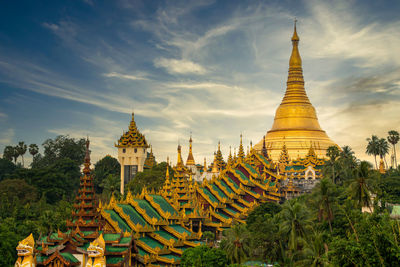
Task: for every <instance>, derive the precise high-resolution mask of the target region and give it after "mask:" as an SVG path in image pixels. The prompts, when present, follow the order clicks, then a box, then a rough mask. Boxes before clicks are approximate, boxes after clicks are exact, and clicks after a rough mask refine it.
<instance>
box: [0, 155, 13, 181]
mask: <svg viewBox="0 0 400 267" xmlns="http://www.w3.org/2000/svg"><path fill="white" fill-rule="evenodd" d="M15 169H16V166H15V164H14V163H12V161H10V160H8V159H5V158H0V181H1V180H3V179H4V178H5V177H6V176H8V175H10V174H12V173H13V172H14V171H15Z"/></svg>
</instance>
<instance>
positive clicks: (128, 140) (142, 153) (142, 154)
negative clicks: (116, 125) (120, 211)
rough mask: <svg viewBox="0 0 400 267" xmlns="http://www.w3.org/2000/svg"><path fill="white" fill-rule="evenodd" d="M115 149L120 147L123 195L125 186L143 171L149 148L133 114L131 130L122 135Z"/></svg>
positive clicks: (119, 156)
mask: <svg viewBox="0 0 400 267" xmlns="http://www.w3.org/2000/svg"><path fill="white" fill-rule="evenodd" d="M115 147H118V160H119V163H120V164H121V194H124V188H125V185H126V184H127V183H129V181H131V180H132V179H133V177H134V176H135V175H136V173H138V172H141V171H143V165H144V162H145V160H146V157H147V148H148V147H149V146H148V145H147V142H146V139H145V137H144V135H143V134H141V133H140V132H139V130H138V129H137V128H136V123H135V118H134V115H133V113H132V120H131V123H130V124H129V130H128V131H127V132H125V133H123V134H122V136H121V138H120V139H119V140H118V143H117V144H115Z"/></svg>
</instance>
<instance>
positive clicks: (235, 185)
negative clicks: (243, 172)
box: [228, 177, 240, 189]
mask: <svg viewBox="0 0 400 267" xmlns="http://www.w3.org/2000/svg"><path fill="white" fill-rule="evenodd" d="M228 180H229V182H231V183H232V184H233V186H234V187H235V188H236V189H240V187H239V186H238V185H237V183H235V181H233V180H232V178H231V177H228Z"/></svg>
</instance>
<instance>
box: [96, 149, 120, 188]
mask: <svg viewBox="0 0 400 267" xmlns="http://www.w3.org/2000/svg"><path fill="white" fill-rule="evenodd" d="M120 173H121V165H120V164H119V162H118V160H117V159H116V158H113V157H111V156H110V155H107V156H105V157H104V158H102V159H101V160H99V161H98V162H96V164H95V165H94V170H93V174H94V185H95V189H96V192H97V193H101V187H100V184H102V182H103V180H104V179H105V178H106V177H107V176H109V175H110V174H112V175H115V176H118V177H119V176H120Z"/></svg>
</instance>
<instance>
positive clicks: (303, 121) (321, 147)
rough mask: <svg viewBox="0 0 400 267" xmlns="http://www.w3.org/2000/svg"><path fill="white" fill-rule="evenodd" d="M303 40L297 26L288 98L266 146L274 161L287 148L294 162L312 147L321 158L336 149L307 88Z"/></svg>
mask: <svg viewBox="0 0 400 267" xmlns="http://www.w3.org/2000/svg"><path fill="white" fill-rule="evenodd" d="M299 41H300V38H299V36H298V35H297V31H296V24H295V26H294V33H293V37H292V45H293V48H292V54H291V56H290V60H289V75H288V79H287V87H286V92H285V96H284V97H283V100H282V102H281V104H280V105H279V107H278V109H277V110H276V113H275V119H274V124H273V125H272V128H271V130H269V131H268V132H267V135H266V136H265V143H266V147H267V150H268V152H269V154H270V156H271V158H272V159H273V160H278V159H279V155H280V152H281V150H282V147H283V145H285V146H286V148H287V150H288V153H289V155H290V157H291V158H293V159H295V158H297V157H298V156H300V157H304V156H305V155H307V153H308V150H309V148H310V146H314V147H315V153H316V154H317V155H318V156H319V157H325V156H326V155H325V154H326V149H327V148H328V147H329V146H336V144H335V143H334V142H333V141H332V140H331V139H330V138H329V137H328V135H327V134H326V133H325V131H323V130H322V129H321V126H320V125H319V122H318V118H317V114H316V111H315V108H314V107H313V106H312V104H311V102H310V100H309V99H308V96H307V94H306V90H305V89H304V78H303V69H302V63H301V57H300V53H299V48H298V44H299ZM262 146H263V140H261V141H260V142H259V143H258V144H257V145H256V146H255V149H256V150H257V151H261V149H262Z"/></svg>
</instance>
